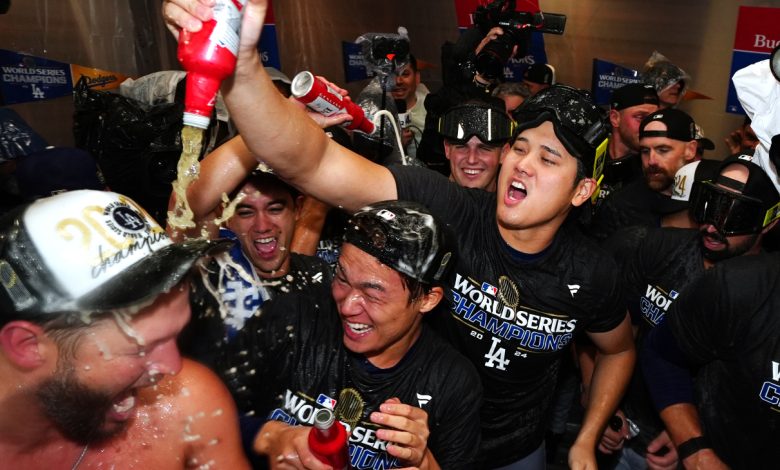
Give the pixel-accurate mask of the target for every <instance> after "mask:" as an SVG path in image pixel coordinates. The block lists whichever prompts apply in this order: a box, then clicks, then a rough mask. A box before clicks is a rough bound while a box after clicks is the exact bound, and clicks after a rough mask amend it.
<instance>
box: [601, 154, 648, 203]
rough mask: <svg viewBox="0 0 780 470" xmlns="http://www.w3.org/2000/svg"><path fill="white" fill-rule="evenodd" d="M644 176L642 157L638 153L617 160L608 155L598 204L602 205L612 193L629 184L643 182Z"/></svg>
mask: <svg viewBox="0 0 780 470" xmlns="http://www.w3.org/2000/svg"><path fill="white" fill-rule="evenodd" d="M642 176H643V173H642V157H640V156H639V154H638V153H629V154H628V155H624V156H622V157H620V158H615V159H613V158H611V157H610V156H609V153H608V154H607V156H606V163H605V164H604V178H603V179H602V180H601V186H600V188H599V197H598V201H597V204H600V203H601V202H602V201H603V200H604V199H605V198H606V197H607V196H609V195H610V194H611V193H612V192H614V191H618V190H620V189H622V188H623V187H625V186H628V184H629V183H632V182H634V181H637V180H641V179H642Z"/></svg>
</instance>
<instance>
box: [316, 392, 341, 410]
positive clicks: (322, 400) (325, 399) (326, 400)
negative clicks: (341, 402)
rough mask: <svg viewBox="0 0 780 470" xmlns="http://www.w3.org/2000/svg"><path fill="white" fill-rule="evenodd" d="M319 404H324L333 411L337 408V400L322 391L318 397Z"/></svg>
mask: <svg viewBox="0 0 780 470" xmlns="http://www.w3.org/2000/svg"><path fill="white" fill-rule="evenodd" d="M317 404H318V405H322V406H324V407H325V408H327V409H329V410H331V411H333V409H334V408H336V400H334V399H333V398H331V397H329V396H327V395H323V394H322V393H320V396H318V397H317Z"/></svg>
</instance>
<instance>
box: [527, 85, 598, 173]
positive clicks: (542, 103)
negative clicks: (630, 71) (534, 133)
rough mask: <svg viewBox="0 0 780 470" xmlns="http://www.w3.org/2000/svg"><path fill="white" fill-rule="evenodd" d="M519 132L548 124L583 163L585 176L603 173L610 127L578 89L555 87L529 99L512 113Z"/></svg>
mask: <svg viewBox="0 0 780 470" xmlns="http://www.w3.org/2000/svg"><path fill="white" fill-rule="evenodd" d="M512 114H513V116H514V118H515V121H516V122H517V130H518V132H520V131H523V130H525V129H530V128H533V127H537V126H539V125H540V124H542V123H543V122H545V121H550V122H552V124H553V128H554V129H555V136H556V137H558V139H559V140H560V141H561V143H562V144H563V146H564V147H566V150H568V151H569V153H571V154H572V155H574V156H575V157H577V158H579V159H580V160H582V161H583V162H584V163H585V170H586V172H588V176H589V177H592V178H593V179H595V180H596V181H600V179H601V177H602V175H603V173H604V162H605V157H606V151H607V136H608V135H609V127H608V126H607V123H606V118H605V116H604V115H603V114H602V113H601V111H600V110H599V108H598V107H597V106H596V105H595V104H593V101H592V100H591V99H590V98H589V97H588V96H587V95H585V94H584V93H582V92H580V91H579V90H577V89H575V88H572V87H569V86H565V85H554V86H551V87H549V88H546V89H544V90H542V91H540V92H539V93H537V94H535V95H533V96H532V97H530V98H528V99H527V100H525V101H524V102H523V104H521V105H520V106H519V107H518V108H517V109H516V110H515V111H514V113H512Z"/></svg>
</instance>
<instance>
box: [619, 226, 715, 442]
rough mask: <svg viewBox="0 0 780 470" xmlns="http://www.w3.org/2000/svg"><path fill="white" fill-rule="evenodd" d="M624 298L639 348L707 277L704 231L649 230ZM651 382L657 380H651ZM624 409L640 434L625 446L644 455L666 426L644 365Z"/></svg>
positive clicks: (631, 265) (630, 268)
mask: <svg viewBox="0 0 780 470" xmlns="http://www.w3.org/2000/svg"><path fill="white" fill-rule="evenodd" d="M622 271H623V273H624V277H625V279H624V286H625V287H624V288H625V299H626V303H627V306H628V310H629V312H630V313H631V320H632V322H633V323H634V325H635V326H636V327H637V335H636V343H637V348H639V347H641V345H642V343H643V341H644V338H645V336H646V335H647V334H648V333H649V332H650V330H651V329H653V328H655V327H656V326H657V325H659V324H660V323H661V322H663V321H664V319H665V317H666V315H667V314H668V313H669V309H670V307H671V306H672V305H673V304H674V303H675V302H676V301H679V300H680V298H681V297H680V293H681V292H682V293H683V294H682V295H684V290H683V288H684V287H685V286H687V285H688V284H689V283H690V282H691V281H692V280H694V279H696V278H698V277H699V276H700V275H701V274H702V273H703V272H704V260H703V258H702V254H701V243H700V237H699V232H698V231H697V230H692V229H678V228H661V229H648V230H647V231H646V236H645V237H644V239H643V240H642V242H641V243H640V245H639V247H638V249H637V251H636V252H635V253H634V255H633V256H631V257H630V260H628V261H627V262H626V263H625V268H623V269H622ZM648 380H652V377H649V378H648ZM622 409H623V411H624V412H625V413H626V416H627V417H628V418H629V419H631V420H633V421H634V422H635V423H636V424H637V425H638V426H639V429H640V433H639V435H638V436H637V437H635V438H633V439H631V440H629V441H628V442H627V443H626V444H627V445H628V446H629V447H631V448H632V449H634V450H635V451H637V452H639V453H640V454H642V455H644V454H645V451H646V449H647V445H648V444H649V443H650V441H652V440H653V439H655V437H656V436H657V435H658V433H660V432H661V431H663V429H664V425H663V422H662V421H661V419H660V417H659V416H658V413H657V412H656V410H655V407H654V406H653V402H652V401H651V399H650V395H649V394H648V391H647V386H646V385H645V379H644V376H643V375H642V371H641V370H640V367H639V365H637V369H635V370H634V374H633V375H632V377H631V382H630V384H629V387H628V390H627V391H626V394H625V395H624V398H623V403H622Z"/></svg>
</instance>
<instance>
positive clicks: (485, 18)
mask: <svg viewBox="0 0 780 470" xmlns="http://www.w3.org/2000/svg"><path fill="white" fill-rule="evenodd" d="M515 5H516V1H515V0H495V1H493V2H491V3H490V4H488V5H486V6H479V7H477V9H476V11H475V12H474V25H475V26H476V27H477V28H479V29H480V31H481V32H482V33H483V34H485V35H486V34H488V32H489V31H490V30H491V29H492V28H494V27H496V26H499V27H501V29H502V30H503V31H504V34H502V35H500V36H498V37H497V38H496V39H493V40H492V41H490V42H489V43H487V44H486V45H485V47H483V48H482V50H481V51H480V52H479V54H477V57H476V60H475V63H474V65H475V68H476V71H477V73H479V74H480V75H481V76H483V77H484V78H486V79H488V80H494V79H496V78H498V77H499V76H501V74H502V73H503V71H504V65H505V64H506V63H507V62H508V61H509V57H510V56H511V55H512V49H514V47H515V46H517V47H518V53H519V54H523V55H525V54H527V53H528V48H529V45H530V43H531V33H532V32H533V31H539V32H542V33H551V34H563V30H564V28H565V27H566V15H560V14H557V13H544V12H541V11H537V12H528V11H515Z"/></svg>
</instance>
